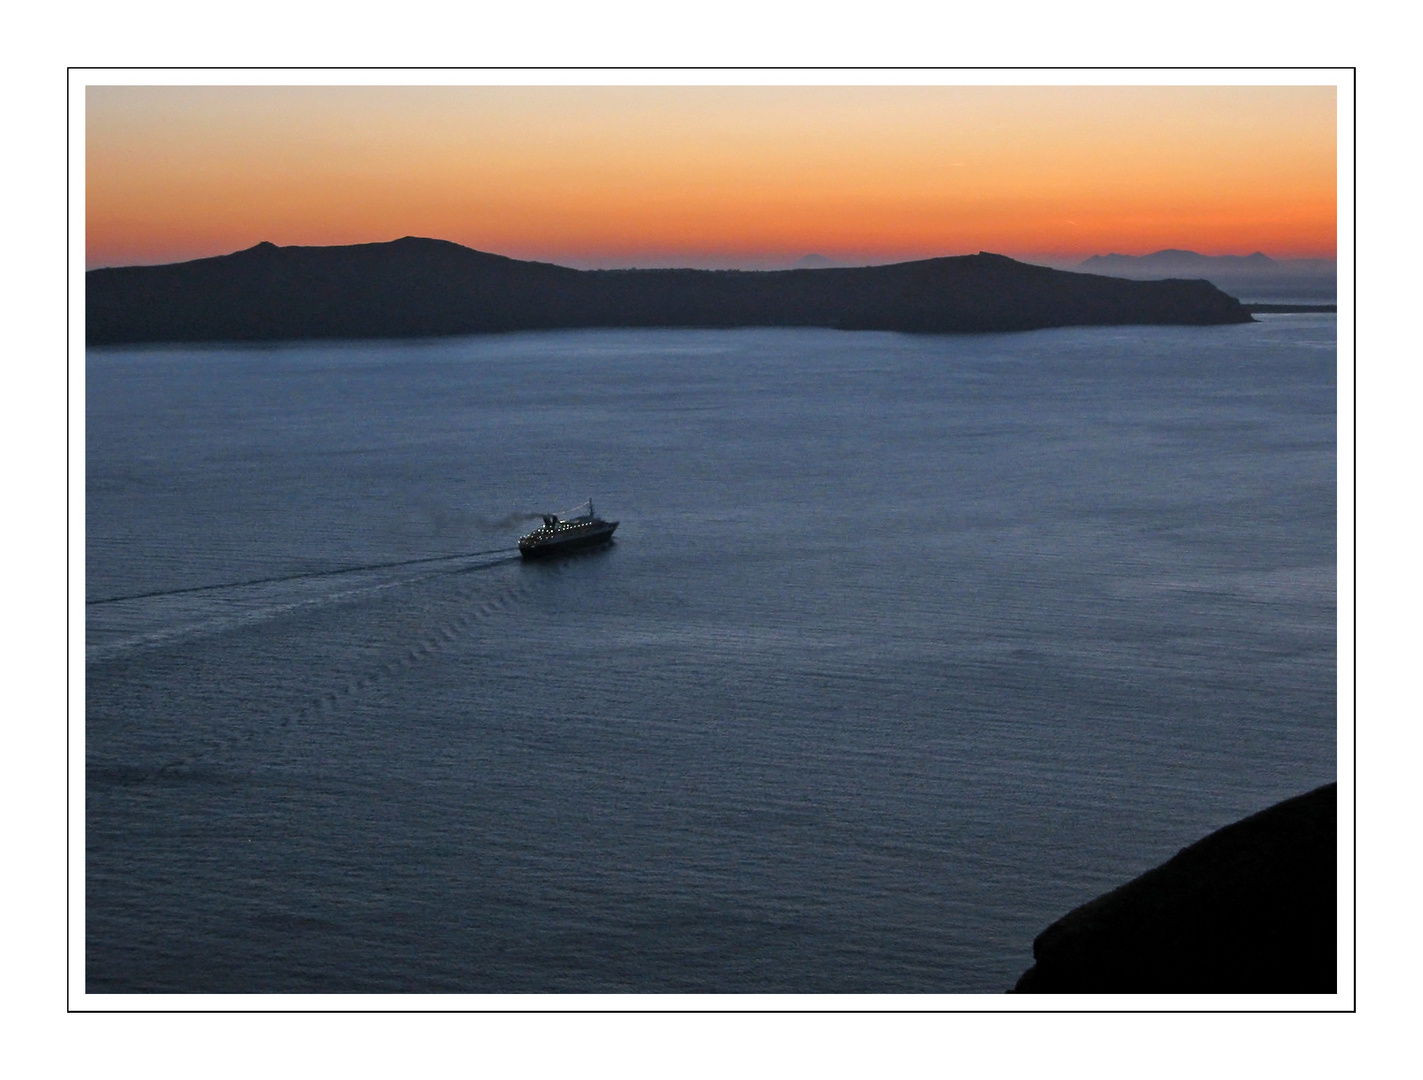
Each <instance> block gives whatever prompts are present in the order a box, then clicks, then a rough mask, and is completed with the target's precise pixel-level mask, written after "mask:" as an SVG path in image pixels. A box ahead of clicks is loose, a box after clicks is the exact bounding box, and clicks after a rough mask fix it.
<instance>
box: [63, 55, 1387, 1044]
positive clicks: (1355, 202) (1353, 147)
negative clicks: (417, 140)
mask: <svg viewBox="0 0 1423 1080" xmlns="http://www.w3.org/2000/svg"><path fill="white" fill-rule="evenodd" d="M293 70H300V71H692V70H696V71H1340V73H1343V71H1348V73H1349V90H1350V94H1352V118H1353V131H1352V141H1350V157H1352V171H1350V174H1352V178H1353V192H1352V196H1350V219H1352V223H1353V243H1352V249H1353V263H1355V269H1353V280H1352V297H1353V327H1352V340H1353V364H1352V377H1353V384H1355V396H1353V474H1352V475H1353V499H1352V509H1353V531H1352V532H1353V552H1355V555H1353V559H1352V566H1350V571H1352V573H1350V579H1352V582H1353V633H1352V642H1350V646H1352V647H1350V652H1352V653H1353V660H1355V679H1353V693H1352V697H1353V726H1352V727H1353V730H1352V741H1353V751H1355V753H1353V980H1352V983H1353V985H1352V990H1353V1003H1352V1005H1350V1007H1349V1009H1121V1010H1117V1009H1027V1010H1025V1009H904V1010H899V1009H845V1010H838V1009H804V1010H801V1009H707V1010H699V1009H647V1010H642V1009H608V1010H602V1009H556V1010H551V1009H300V1010H297V1009H75V1007H74V1005H73V986H71V982H70V979H71V970H70V969H71V963H70V960H71V919H73V911H71V904H70V899H71V892H70V889H71V884H73V882H71V877H70V872H71V871H70V857H71V847H70V845H71V841H73V837H71V828H73V818H71V807H70V797H71V778H70V771H71V763H73V744H71V730H70V729H71V724H70V723H68V720H70V716H71V713H73V699H71V687H70V674H71V665H73V662H74V657H73V650H71V649H70V629H71V623H70V573H68V565H67V566H65V575H64V630H65V663H64V673H65V680H64V706H65V709H64V711H65V729H64V751H65V763H64V766H65V768H64V797H65V798H64V824H65V831H64V857H65V858H64V885H65V908H64V929H65V935H64V960H65V963H64V990H65V1012H68V1013H91V1012H92V1013H132V1015H147V1013H169V1015H192V1013H236V1015H240V1013H276V1015H290V1013H370V1015H390V1013H394V1012H400V1013H406V1012H408V1013H470V1015H549V1013H561V1012H568V1013H578V1015H601V1013H608V1015H623V1013H639V1015H642V1013H647V1015H660V1013H679V1015H680V1013H703V1012H704V1013H709V1015H720V1013H734V1015H743V1013H744V1015H768V1013H788V1015H795V1013H807V1015H815V1013H832V1015H841V1013H844V1015H857V1016H858V1015H865V1013H885V1015H919V1013H924V1015H959V1013H966V1012H970V1013H992V1015H1002V1013H1015V1015H1016V1013H1027V1015H1077V1013H1084V1015H1163V1013H1174V1015H1183V1013H1190V1015H1202V1016H1204V1015H1262V1016H1265V1015H1272V1013H1284V1015H1302V1016H1308V1015H1312V1013H1322V1015H1339V1013H1343V1015H1352V1013H1356V1012H1358V1010H1359V719H1358V713H1359V672H1358V657H1359V558H1358V545H1359V494H1358V487H1359V431H1358V428H1359V394H1358V383H1359V317H1358V312H1359V94H1358V78H1359V68H1358V65H1356V64H1345V65H1338V67H1335V65H1323V67H1315V65H1308V67H1291V65H1284V64H1275V65H1265V67H1249V65H1244V64H1234V65H1210V67H1187V65H1167V67H1146V68H1138V67H1128V65H1106V67H1054V65H1025V67H1007V68H1003V67H986V65H982V67H966V68H961V67H951V68H945V67H926V65H924V67H921V65H914V67H869V65H840V67H805V65H801V67H788V68H771V67H760V65H757V67H750V65H741V67H710V68H704V67H703V68H686V67H676V68H665V67H653V65H633V67H619V65H599V67H572V65H561V67H546V68H535V67H529V65H497V67H450V65H441V67H414V68H403V67H396V65H384V67H336V65H323V67H314V68H296V67H280V65H243V67H179V65H162V67H108V65H104V67H87V65H70V67H67V68H65V87H64V105H65V108H64V134H65V139H64V166H65V172H64V186H65V215H64V240H65V243H64V269H65V279H64V346H65V369H64V398H65V413H64V434H65V444H64V465H65V468H64V494H65V501H64V525H65V551H67V554H68V555H70V556H73V554H74V552H73V532H71V524H73V522H71V517H70V495H71V487H70V482H71V481H70V465H71V460H70V451H71V444H70V437H71V434H73V433H71V427H70V406H71V401H70V398H71V393H73V388H71V378H70V376H71V373H70V364H68V356H70V349H71V344H73V339H71V333H70V323H71V305H73V296H71V289H70V273H71V269H73V268H71V266H70V239H71V233H70V212H71V209H73V205H71V203H73V196H74V191H73V175H71V157H70V139H71V115H70V105H71V92H73V78H70V75H73V74H74V73H77V71H293Z"/></svg>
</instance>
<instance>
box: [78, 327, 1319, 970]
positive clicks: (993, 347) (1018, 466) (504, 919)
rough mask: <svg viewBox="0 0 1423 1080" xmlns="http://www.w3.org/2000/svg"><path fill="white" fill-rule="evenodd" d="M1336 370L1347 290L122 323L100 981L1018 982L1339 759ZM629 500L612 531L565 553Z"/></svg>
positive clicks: (96, 728)
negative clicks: (164, 332)
mask: <svg viewBox="0 0 1423 1080" xmlns="http://www.w3.org/2000/svg"><path fill="white" fill-rule="evenodd" d="M1335 363H1336V356H1335V322H1334V319H1333V317H1332V316H1313V315H1304V316H1273V317H1264V318H1262V320H1261V321H1260V322H1259V323H1257V324H1254V325H1249V326H1233V327H1221V328H1204V329H1200V328H1188V329H1177V328H1125V329H1073V330H1059V331H1045V332H1037V333H1028V334H1012V335H985V336H954V337H913V336H900V335H894V334H873V333H837V332H834V331H820V330H746V331H597V332H567V333H548V334H516V335H509V336H498V337H472V338H461V339H446V340H439V341H425V342H379V343H374V342H364V343H327V344H315V345H313V344H301V345H285V346H272V347H267V346H263V347H240V348H239V347H232V348H227V347H223V348H218V347H202V348H152V349H122V350H91V351H90V353H89V356H88V361H87V371H86V378H87V383H86V392H87V408H88V416H87V430H86V434H87V444H86V464H87V470H88V476H87V520H86V522H85V527H86V534H87V539H86V555H87V568H88V570H87V573H88V580H87V589H88V598H89V600H90V605H89V607H88V608H87V627H86V630H87V636H88V648H87V656H86V668H85V671H86V680H87V684H86V722H85V753H86V757H87V787H86V819H85V825H86V845H87V849H86V860H87V862H86V890H87V900H86V908H85V917H86V920H87V921H86V934H87V951H86V964H87V981H86V987H87V989H88V990H89V991H90V992H101V991H200V992H238V991H257V992H264V991H265V992H278V991H302V992H346V991H356V992H389V991H440V992H524V991H537V992H588V991H598V992H619V991H629V992H742V991H758V992H805V993H814V992H825V991H835V992H982V993H1000V992H1002V991H1004V990H1006V989H1008V988H1009V987H1011V986H1012V984H1013V982H1014V981H1015V979H1016V978H1017V976H1018V975H1019V974H1020V973H1021V972H1022V971H1023V970H1024V969H1025V968H1027V967H1028V966H1029V965H1030V964H1031V962H1032V956H1031V945H1032V939H1033V937H1034V936H1035V935H1036V934H1037V933H1038V932H1039V931H1041V930H1042V929H1043V928H1044V927H1045V926H1047V924H1048V923H1050V922H1052V921H1053V920H1054V919H1056V918H1057V917H1058V916H1060V915H1062V914H1063V913H1065V912H1066V911H1067V910H1068V909H1070V908H1072V907H1073V906H1075V905H1077V904H1080V903H1082V902H1084V901H1086V900H1088V899H1090V898H1091V897H1093V896H1095V895H1097V894H1099V893H1101V892H1102V891H1104V890H1106V889H1108V888H1110V887H1113V886H1115V885H1116V884H1119V883H1121V882H1123V881H1125V880H1126V879H1128V878H1130V877H1132V876H1133V875H1135V874H1137V873H1139V872H1141V871H1143V870H1145V869H1147V868H1148V867H1150V866H1153V865H1155V864H1157V863H1159V862H1161V861H1162V860H1164V859H1166V858H1167V857H1169V856H1170V855H1171V854H1173V853H1174V852H1175V851H1176V850H1177V849H1178V848H1180V847H1181V846H1183V845H1185V844H1187V843H1189V842H1191V841H1193V840H1195V839H1197V838H1199V837H1200V836H1202V835H1203V834H1204V833H1206V832H1208V831H1210V830H1212V829H1214V828H1217V827H1219V826H1221V825H1223V824H1225V823H1227V822H1229V821H1231V820H1234V819H1236V818H1238V817H1240V816H1242V815H1244V814H1247V813H1250V812H1252V811H1255V810H1258V809H1261V808H1263V807H1264V806H1266V805H1268V804H1270V803H1272V802H1275V801H1277V800H1279V799H1282V798H1285V797H1287V796H1290V795H1294V794H1297V793H1299V792H1302V791H1304V790H1306V789H1308V788H1312V787H1314V786H1316V785H1318V784H1321V783H1324V782H1327V781H1329V780H1332V779H1334V778H1335V770H1336V743H1337V737H1338V733H1337V723H1336V702H1335V695H1336V690H1335V686H1336V670H1335V631H1336V616H1335V578H1336V568H1335V529H1336V516H1335V515H1336V495H1335V468H1336V457H1335V443H1336V426H1335V420H1336V387H1335ZM588 496H592V497H594V499H595V500H596V502H597V506H598V510H599V512H600V513H602V514H603V515H604V516H606V517H608V518H611V519H617V520H620V521H621V522H622V524H621V526H620V528H619V529H618V533H617V542H616V543H615V544H614V545H613V546H612V547H610V548H608V549H606V550H603V551H599V552H594V553H591V554H587V555H583V556H580V557H576V558H572V559H568V560H565V561H561V562H557V563H551V564H529V565H524V564H522V563H521V562H520V561H519V560H518V558H517V555H516V553H515V552H514V546H513V545H514V541H515V539H516V538H517V536H518V535H519V534H520V533H521V532H523V531H526V530H527V529H528V528H529V527H531V526H530V517H529V516H530V515H531V514H534V513H536V512H538V511H559V510H562V509H565V508H569V507H571V506H573V505H574V504H575V503H577V502H579V501H581V500H582V499H584V498H586V497H588ZM446 555H457V556H461V557H458V558H450V559H448V560H443V561H440V560H439V559H438V558H437V557H442V556H446ZM417 559H432V560H436V561H428V562H411V560H417ZM378 564H402V565H378ZM355 567H366V568H367V569H360V570H355V571H353V572H341V573H329V571H347V570H349V569H350V568H355ZM269 578H278V579H283V580H276V581H265V580H261V579H269ZM244 582H245V583H249V584H241V583H244ZM251 582H256V583H251ZM212 585H223V586H226V587H223V588H212V589H209V588H205V587H206V586H212ZM179 590H189V591H179ZM147 594H157V595H147ZM126 596H127V597H133V596H137V598H136V599H126V600H123V599H120V600H114V599H113V598H115V597H126ZM94 601H100V602H99V603H95V602H94Z"/></svg>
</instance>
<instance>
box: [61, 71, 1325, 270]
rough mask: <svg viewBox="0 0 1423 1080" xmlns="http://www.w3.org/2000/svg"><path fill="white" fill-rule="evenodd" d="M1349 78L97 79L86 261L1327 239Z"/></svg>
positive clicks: (88, 163) (1319, 248) (89, 97)
mask: <svg viewBox="0 0 1423 1080" xmlns="http://www.w3.org/2000/svg"><path fill="white" fill-rule="evenodd" d="M1335 97H1336V91H1335V89H1334V88H1333V87H1332V86H1324V87H1318V86H1295V87H1266V86H1246V87H1224V86H1217V87H1210V86H1192V87H1161V86H1156V87H1125V86H1102V87H1090V86H1076V87H1046V86H1038V87H997V86H954V87H948V86H893V87H888V86H886V87H864V86H832V87H795V86H768V87H737V86H701V87H656V86H648V87H636V86H627V87H614V86H588V87H579V86H549V87H527V86H523V87H519V86H510V87H489V86H484V87H440V86H426V87H377V86H366V87H314V86H313V87H261V86H243V87H173V86H167V87H137V86H90V87H89V88H88V89H87V91H86V145H85V155H86V159H85V173H86V192H85V210H86V237H87V263H88V265H89V266H90V267H97V266H116V265H125V264H132V263H156V262H174V261H179V260H183V259H190V258H198V257H201V256H205V255H219V254H225V253H227V252H231V251H235V250H238V249H241V248H246V247H251V246H252V245H253V244H255V243H257V242H258V241H261V240H269V241H271V242H273V243H276V244H283V245H285V244H351V243H363V242H369V241H381V240H393V239H396V238H397V237H401V236H407V235H415V236H430V237H438V238H441V239H445V240H453V241H456V242H458V243H461V244H466V245H468V246H470V247H474V248H478V249H480V250H483V251H492V252H497V253H499V254H502V255H510V256H513V257H516V258H525V259H540V260H544V261H549V262H558V263H562V264H565V265H570V266H582V267H591V266H671V265H680V266H744V267H748V268H755V267H777V266H784V265H789V264H790V263H791V262H793V261H795V260H796V259H798V258H800V257H801V256H804V255H806V254H810V253H816V254H819V255H823V256H826V257H828V258H831V259H834V260H836V261H840V262H845V263H858V262H886V261H893V260H898V259H913V258H925V257H930V256H937V255H957V254H964V253H967V252H976V251H980V250H986V251H995V252H999V253H1002V254H1007V255H1014V256H1017V257H1021V258H1029V259H1038V260H1043V261H1058V262H1061V263H1068V262H1071V261H1075V260H1077V259H1080V258H1083V257H1086V256H1088V255H1093V254H1102V253H1107V252H1113V251H1115V252H1123V253H1127V254H1145V253H1147V252H1151V251H1155V250H1158V249H1160V248H1165V247H1176V248H1189V249H1192V250H1196V251H1201V252H1204V253H1207V254H1249V253H1250V252H1253V251H1263V252H1265V253H1266V254H1267V255H1271V256H1273V257H1275V258H1298V257H1307V256H1333V255H1334V254H1335V244H1336V191H1335V184H1336V153H1337V148H1336V138H1337V137H1336V115H1335V113H1336V100H1335Z"/></svg>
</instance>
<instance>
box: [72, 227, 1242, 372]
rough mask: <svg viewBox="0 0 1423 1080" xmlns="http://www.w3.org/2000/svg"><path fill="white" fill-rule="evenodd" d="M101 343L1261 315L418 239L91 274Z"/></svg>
mask: <svg viewBox="0 0 1423 1080" xmlns="http://www.w3.org/2000/svg"><path fill="white" fill-rule="evenodd" d="M85 290H86V297H85V300H86V313H87V320H88V322H87V335H86V337H87V340H88V342H89V344H91V345H108V344H120V343H130V342H132V343H136V342H160V341H272V340H282V339H303V338H308V339H309V338H390V337H430V336H439V335H450V334H477V333H497V332H503V331H511V330H552V329H572V328H583V327H653V326H663V327H670V326H679V327H740V326H815V327H833V328H838V329H841V330H897V331H907V332H917V333H954V332H960V333H962V332H986V331H1003V330H1036V329H1043V328H1046V327H1053V326H1118V325H1129V324H1148V325H1149V324H1158V325H1187V326H1206V325H1218V324H1226V323H1245V322H1250V321H1252V320H1251V318H1250V313H1249V312H1248V311H1246V310H1245V308H1244V307H1242V306H1241V305H1240V303H1239V302H1238V301H1236V300H1235V299H1233V298H1232V297H1230V296H1227V295H1226V294H1225V293H1223V292H1221V291H1220V290H1219V289H1217V288H1216V287H1215V286H1214V285H1211V284H1210V283H1209V282H1206V281H1185V280H1169V281H1127V280H1125V279H1122V278H1112V277H1103V276H1100V275H1096V274H1081V273H1072V272H1069V271H1064V270H1052V269H1049V268H1047V267H1043V266H1033V265H1030V264H1027V263H1020V262H1017V261H1015V260H1013V259H1009V258H1006V257H1005V256H1002V255H990V254H987V253H982V254H979V255H965V256H958V257H953V258H943V259H926V260H923V261H920V262H907V263H896V264H894V265H890V266H871V267H851V268H833V269H801V270H775V271H742V270H572V269H569V268H567V267H562V266H554V265H552V264H549V263H536V262H523V261H520V260H517V259H509V258H505V257H504V256H501V255H490V254H487V253H485V252H481V251H475V250H473V249H472V248H467V247H462V246H460V245H459V244H453V243H449V242H448V241H444V240H428V239H421V238H419V237H413V236H407V237H405V238H404V239H402V240H394V241H391V242H390V243H383V244H354V245H350V246H345V247H277V246H275V245H273V244H268V243H262V244H258V245H257V246H256V247H252V248H248V249H247V250H245V251H239V252H236V253H234V254H232V255H222V256H218V257H216V258H211V259H197V260H194V261H192V262H185V263H172V264H169V265H166V266H129V267H116V268H111V269H103V270H91V271H89V273H88V274H86V275H85Z"/></svg>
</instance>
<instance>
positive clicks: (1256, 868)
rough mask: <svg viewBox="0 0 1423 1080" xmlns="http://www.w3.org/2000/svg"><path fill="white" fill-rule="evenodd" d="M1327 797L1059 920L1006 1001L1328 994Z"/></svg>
mask: <svg viewBox="0 0 1423 1080" xmlns="http://www.w3.org/2000/svg"><path fill="white" fill-rule="evenodd" d="M1337 866H1338V785H1337V784H1326V785H1325V786H1324V787H1321V788H1317V789H1316V790H1314V791H1311V792H1309V793H1308V794H1305V795H1299V796H1296V797H1295V798H1293V799H1287V800H1285V801H1284V802H1282V803H1277V804H1276V805H1274V806H1272V807H1270V808H1269V809H1267V810H1262V811H1261V812H1260V813H1258V814H1254V815H1252V816H1251V817H1248V818H1245V819H1244V820H1242V821H1237V822H1235V823H1234V824H1233V825H1227V826H1226V827H1225V828H1223V829H1220V830H1218V831H1216V832H1213V833H1211V834H1210V835H1209V836H1207V837H1206V838H1205V839H1203V840H1200V841H1197V842H1196V843H1194V844H1192V845H1191V846H1190V847H1187V848H1184V849H1183V850H1181V851H1180V852H1178V853H1177V854H1176V856H1175V857H1174V858H1172V859H1170V860H1169V861H1167V862H1165V863H1163V864H1162V865H1161V866H1158V867H1156V869H1154V870H1148V871H1147V872H1146V873H1145V874H1142V875H1141V876H1140V877H1138V878H1136V879H1134V880H1132V881H1129V882H1127V883H1126V884H1125V885H1123V886H1121V887H1120V888H1118V889H1114V890H1113V891H1111V892H1109V893H1107V894H1106V895H1104V896H1099V897H1098V898H1097V899H1095V900H1093V901H1091V902H1090V903H1087V904H1084V905H1082V906H1081V907H1079V908H1077V909H1075V910H1073V911H1070V912H1068V914H1066V915H1064V916H1063V917H1062V918H1061V919H1059V920H1058V921H1057V922H1055V923H1053V924H1052V925H1051V926H1049V927H1048V928H1047V929H1046V930H1044V931H1043V932H1042V933H1041V934H1039V935H1038V937H1037V939H1036V940H1035V941H1034V942H1033V958H1034V959H1035V960H1036V963H1035V964H1034V965H1033V967H1031V968H1029V969H1028V971H1027V972H1026V973H1024V975H1023V977H1022V978H1020V979H1019V980H1018V984H1017V986H1016V987H1015V988H1014V992H1015V993H1019V994H1023V993H1039V994H1093V993H1096V994H1153V993H1154V994H1198V993H1199V994H1262V993H1274V994H1299V993H1313V994H1333V993H1336V992H1337V987H1338V945H1337V933H1338V928H1337V926H1338V924H1337V911H1338V904H1337V894H1336V888H1337V886H1336V875H1337Z"/></svg>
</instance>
